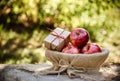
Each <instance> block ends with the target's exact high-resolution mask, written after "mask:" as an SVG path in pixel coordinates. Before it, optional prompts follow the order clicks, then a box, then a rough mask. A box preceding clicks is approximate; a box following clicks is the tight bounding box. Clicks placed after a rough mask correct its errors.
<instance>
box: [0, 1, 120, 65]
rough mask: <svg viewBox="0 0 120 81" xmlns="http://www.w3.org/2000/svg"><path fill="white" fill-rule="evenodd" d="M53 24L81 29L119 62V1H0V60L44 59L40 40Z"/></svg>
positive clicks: (21, 62) (9, 62) (111, 58)
mask: <svg viewBox="0 0 120 81" xmlns="http://www.w3.org/2000/svg"><path fill="white" fill-rule="evenodd" d="M56 27H61V28H64V29H65V30H68V31H71V30H73V29H75V28H77V27H83V28H85V29H86V30H87V31H88V32H89V33H90V41H91V42H95V43H97V44H99V45H100V46H101V47H104V48H108V49H109V50H110V55H109V58H108V59H107V62H119V63H120V33H119V32H120V0H1V1H0V63H6V64H23V63H39V62H47V61H46V59H45V56H44V54H45V53H44V52H45V47H44V43H43V40H44V38H45V37H46V36H47V35H48V34H49V33H50V31H49V30H47V28H51V29H54V28H56Z"/></svg>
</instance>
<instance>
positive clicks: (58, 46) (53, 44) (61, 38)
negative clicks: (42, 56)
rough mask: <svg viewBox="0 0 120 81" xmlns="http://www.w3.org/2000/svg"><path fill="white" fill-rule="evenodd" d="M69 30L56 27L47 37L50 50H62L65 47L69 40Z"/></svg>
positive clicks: (45, 41)
mask: <svg viewBox="0 0 120 81" xmlns="http://www.w3.org/2000/svg"><path fill="white" fill-rule="evenodd" d="M69 35H70V32H69V31H65V30H63V29H61V28H56V29H54V30H53V31H52V32H51V33H50V34H49V35H48V36H47V37H46V38H45V39H44V44H45V47H46V48H48V49H50V50H57V51H61V50H62V49H63V47H64V46H65V45H66V44H67V43H68V41H69Z"/></svg>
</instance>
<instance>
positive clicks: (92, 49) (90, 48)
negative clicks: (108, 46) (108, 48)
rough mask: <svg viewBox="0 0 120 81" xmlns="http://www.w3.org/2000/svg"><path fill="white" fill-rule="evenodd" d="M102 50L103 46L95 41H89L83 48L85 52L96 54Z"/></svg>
mask: <svg viewBox="0 0 120 81" xmlns="http://www.w3.org/2000/svg"><path fill="white" fill-rule="evenodd" d="M101 51H102V50H101V48H100V47H99V46H98V45H97V44H95V43H87V44H86V45H85V46H84V47H83V48H82V50H81V52H82V53H83V54H94V53H98V52H101Z"/></svg>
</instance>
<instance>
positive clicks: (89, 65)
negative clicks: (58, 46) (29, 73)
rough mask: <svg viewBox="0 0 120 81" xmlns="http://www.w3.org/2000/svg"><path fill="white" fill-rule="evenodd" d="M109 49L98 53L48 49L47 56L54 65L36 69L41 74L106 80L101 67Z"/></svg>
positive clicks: (85, 80) (94, 80) (85, 79)
mask: <svg viewBox="0 0 120 81" xmlns="http://www.w3.org/2000/svg"><path fill="white" fill-rule="evenodd" d="M108 54H109V51H108V50H107V49H105V48H103V49H102V52H101V53H97V54H66V53H62V52H58V51H52V50H48V49H46V52H45V56H46V58H47V60H49V61H50V62H52V64H53V65H52V67H48V68H46V69H44V70H40V71H39V70H38V71H35V70H34V72H36V73H38V74H40V75H53V74H54V75H58V76H59V75H62V74H63V75H64V74H67V75H68V76H69V78H76V77H79V78H81V79H84V81H105V79H103V78H102V77H101V75H100V72H99V69H100V66H101V65H102V63H103V62H104V61H105V60H106V58H107V57H108Z"/></svg>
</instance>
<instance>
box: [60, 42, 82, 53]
mask: <svg viewBox="0 0 120 81" xmlns="http://www.w3.org/2000/svg"><path fill="white" fill-rule="evenodd" d="M62 52H63V53H69V54H78V53H80V49H79V48H78V47H77V46H73V45H72V44H70V43H69V44H68V45H67V46H66V47H65V48H63V50H62Z"/></svg>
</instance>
